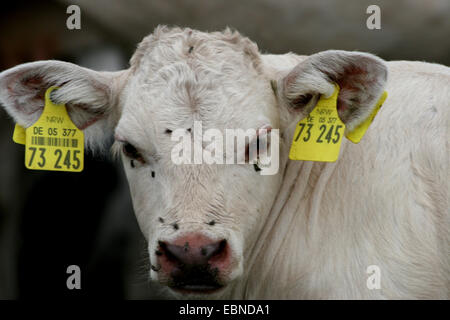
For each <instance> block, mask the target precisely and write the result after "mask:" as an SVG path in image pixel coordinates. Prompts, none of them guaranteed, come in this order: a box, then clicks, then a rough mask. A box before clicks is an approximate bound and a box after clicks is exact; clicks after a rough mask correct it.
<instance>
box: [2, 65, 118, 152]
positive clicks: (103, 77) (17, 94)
mask: <svg viewBox="0 0 450 320" xmlns="http://www.w3.org/2000/svg"><path fill="white" fill-rule="evenodd" d="M126 75H127V70H124V71H118V72H97V71H93V70H90V69H86V68H82V67H79V66H77V65H75V64H72V63H67V62H61V61H39V62H32V63H25V64H22V65H19V66H17V67H14V68H11V69H8V70H6V71H3V72H2V73H0V104H1V105H3V107H4V108H5V109H6V111H7V112H8V113H9V115H11V116H12V117H13V118H14V120H15V121H16V122H17V123H18V124H20V125H21V126H23V127H25V128H27V127H29V126H30V125H32V124H33V123H34V122H36V121H37V120H38V119H39V116H40V115H41V113H42V110H43V108H44V94H45V91H46V90H47V89H48V88H49V87H51V86H58V87H59V89H58V90H56V91H54V92H52V95H51V99H52V101H53V102H55V103H58V104H59V103H65V104H66V107H67V111H68V113H69V115H70V118H71V119H72V121H73V122H74V123H75V125H76V126H77V127H78V128H79V129H81V130H83V131H84V133H85V141H86V145H87V146H88V147H91V148H92V147H102V146H103V144H104V142H105V141H106V139H107V138H108V137H109V136H110V135H112V132H113V129H114V126H115V123H116V122H117V120H118V117H119V112H120V110H119V108H118V101H117V100H118V96H119V93H120V91H121V89H122V87H123V85H124V83H125V79H126V78H127V77H126Z"/></svg>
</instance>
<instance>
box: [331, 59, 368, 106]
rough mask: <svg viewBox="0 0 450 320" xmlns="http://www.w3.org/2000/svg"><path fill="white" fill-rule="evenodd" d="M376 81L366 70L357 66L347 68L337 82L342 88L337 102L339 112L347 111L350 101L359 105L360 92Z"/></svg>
mask: <svg viewBox="0 0 450 320" xmlns="http://www.w3.org/2000/svg"><path fill="white" fill-rule="evenodd" d="M374 81H376V79H375V78H372V77H370V75H369V74H368V72H367V70H366V69H364V68H361V67H359V66H355V65H350V66H347V67H346V68H345V69H344V72H343V74H341V75H339V77H338V79H337V81H336V82H337V84H338V85H339V87H340V92H339V97H338V101H337V109H338V111H345V110H347V109H348V107H349V105H348V102H350V101H352V102H355V103H358V92H359V91H360V90H363V89H364V87H366V86H368V85H369V86H370V84H371V83H373V82H374Z"/></svg>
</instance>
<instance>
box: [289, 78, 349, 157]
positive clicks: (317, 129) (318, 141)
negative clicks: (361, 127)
mask: <svg viewBox="0 0 450 320" xmlns="http://www.w3.org/2000/svg"><path fill="white" fill-rule="evenodd" d="M338 94H339V86H338V85H335V90H334V93H333V95H332V96H331V97H329V98H325V97H323V96H322V97H320V99H319V101H318V102H317V105H316V106H315V107H314V109H313V110H312V111H311V113H310V114H309V115H308V116H307V117H306V118H304V119H302V120H300V121H299V122H298V124H297V127H296V128H295V133H294V139H293V141H292V145H291V150H290V152H289V159H291V160H307V161H325V162H334V161H336V160H337V158H338V156H339V150H340V148H341V142H342V137H343V136H344V134H343V133H344V130H345V124H344V123H343V122H342V121H341V119H340V118H339V116H338V113H337V97H338Z"/></svg>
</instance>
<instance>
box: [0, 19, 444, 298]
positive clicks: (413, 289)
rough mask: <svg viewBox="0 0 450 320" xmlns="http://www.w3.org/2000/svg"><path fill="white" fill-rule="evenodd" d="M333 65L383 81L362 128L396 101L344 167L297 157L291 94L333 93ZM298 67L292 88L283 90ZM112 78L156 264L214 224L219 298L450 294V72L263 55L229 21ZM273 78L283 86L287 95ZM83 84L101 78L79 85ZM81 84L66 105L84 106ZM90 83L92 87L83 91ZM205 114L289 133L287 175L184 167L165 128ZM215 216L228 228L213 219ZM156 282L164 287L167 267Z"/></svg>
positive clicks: (143, 53) (227, 123) (214, 123)
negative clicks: (160, 247)
mask: <svg viewBox="0 0 450 320" xmlns="http://www.w3.org/2000/svg"><path fill="white" fill-rule="evenodd" d="M191 47H192V49H190V48H191ZM326 57H328V59H325V58H326ZM329 59H331V60H332V61H333V64H334V67H333V68H331V69H333V70H335V71H336V70H338V71H336V74H345V72H344V73H342V72H340V71H339V70H343V69H342V68H343V65H344V64H346V63H349V61H350V63H356V64H359V65H360V64H364V65H366V66H367V69H365V70H368V71H369V74H364V76H363V77H362V78H358V79H357V80H358V81H362V82H363V84H367V79H372V80H374V81H375V85H374V87H370V86H363V87H360V89H361V91H358V92H356V94H358V95H362V96H363V98H364V97H365V98H364V99H362V100H360V101H364V103H365V105H364V106H362V107H363V109H364V110H363V112H362V113H358V114H357V115H356V118H349V121H351V122H352V123H353V122H354V123H358V122H360V121H362V120H363V118H364V117H365V115H367V114H368V113H370V111H371V108H372V107H373V106H372V104H373V102H374V99H375V96H377V95H378V94H379V93H380V92H381V91H382V90H383V89H386V90H387V91H388V92H389V97H388V99H387V101H386V102H385V104H384V106H383V107H382V109H381V110H380V112H379V114H378V115H377V117H376V119H375V121H374V122H373V124H372V125H371V127H370V128H369V130H368V132H367V134H366V136H365V137H364V138H363V140H362V141H361V143H360V144H358V145H354V144H352V143H350V142H348V141H347V140H344V141H343V143H342V148H341V154H340V157H339V160H338V161H337V162H335V163H319V162H314V163H313V162H306V161H290V160H288V159H287V156H288V152H289V146H290V143H291V139H292V135H293V129H294V128H293V125H292V124H293V123H295V121H297V118H299V114H298V113H297V114H296V113H295V112H293V111H292V110H290V109H289V106H286V105H285V104H286V99H287V98H289V97H288V95H294V96H295V94H303V93H304V92H310V91H311V90H312V91H314V92H315V94H325V95H326V94H329V93H330V90H329V89H330V88H331V86H330V85H331V84H330V83H329V82H327V81H326V79H325V75H324V72H322V71H320V70H319V71H320V72H317V70H315V68H316V67H314V68H312V67H311V65H316V66H317V64H318V65H319V66H322V67H324V66H328V65H329V64H330V60H329ZM368 61H369V62H368ZM367 62H368V64H366V63H367ZM302 63H306V64H303V65H302ZM18 68H20V67H18ZM386 68H387V70H388V73H389V79H388V81H387V84H386V82H385V81H386ZM319 69H320V68H319ZM301 70H307V71H306V73H305V72H300V71H301ZM6 72H8V71H6ZM9 74H10V73H6V74H5V73H3V74H0V84H1V86H0V90H2V91H1V99H2V100H1V101H2V103H4V104H5V105H6V108H7V110H8V111H9V112H10V113H11V114H13V116H14V117H15V119H16V120H17V121H19V122H21V121H22V123H27V122H26V121H25V120H23V119H21V118H20V115H19V114H14V113H13V112H11V109H10V108H8V105H7V104H8V103H9V102H8V101H9V100H8V99H9V98H8V97H6V96H7V95H8V92H7V91H5V89H4V86H5V80H4V79H6V78H7V77H6V76H5V75H9ZM306 74H308V76H305V75H306ZM288 75H291V80H293V81H294V82H291V83H295V86H293V87H289V88H288V90H287V91H286V87H285V85H286V83H288V82H289V81H288V82H286V81H284V80H283V79H286V78H285V77H286V76H288ZM54 77H55V78H57V75H54ZM2 79H3V82H2ZM111 79H113V80H110V81H113V82H114V83H119V84H120V85H116V86H115V87H114V86H110V88H112V89H110V92H112V95H111V96H113V97H114V98H113V99H112V100H113V101H115V103H113V104H111V105H112V106H113V107H114V108H115V109H114V110H111V111H110V112H109V113H108V115H109V118H108V119H109V120H107V121H106V123H109V125H110V128H109V129H108V130H112V129H115V136H116V140H118V142H116V145H115V148H116V149H117V150H120V147H121V143H123V142H120V141H128V142H129V143H132V144H133V145H134V146H135V147H136V148H138V149H139V150H140V152H141V153H142V155H143V157H144V158H145V160H146V163H144V164H140V163H138V162H136V164H135V168H132V167H131V166H130V159H128V158H127V157H126V156H124V155H123V156H122V159H123V162H124V167H125V171H126V174H127V177H128V180H129V184H130V190H131V194H132V197H133V205H134V209H135V213H136V216H137V218H138V221H139V225H140V227H141V230H142V232H143V234H144V235H145V237H146V238H147V240H148V248H149V254H150V261H151V262H153V263H154V262H155V261H156V257H155V254H154V252H155V249H156V246H157V241H158V240H166V241H171V240H173V239H176V238H177V237H179V236H180V235H183V234H186V233H189V232H201V233H203V234H205V235H207V236H209V237H211V238H213V239H222V238H226V239H228V243H229V244H230V247H231V250H232V253H233V261H232V263H231V266H230V268H229V269H228V270H225V272H224V281H226V282H227V283H228V285H227V287H225V288H224V289H223V290H222V291H221V292H219V293H217V294H215V295H211V296H206V297H209V298H246V299H257V298H259V299H261V298H271V299H283V298H286V299H300V298H307V299H308V298H309V299H311V298H312V299H333V298H336V299H346V298H351V299H367V298H380V299H387V298H408V299H409V298H441V299H445V298H448V297H449V288H450V284H449V282H450V279H449V277H450V262H449V256H450V255H449V251H450V250H449V243H450V236H449V230H450V225H449V216H450V215H449V187H450V186H449V181H450V179H449V178H450V177H449V167H448V166H449V156H450V154H449V153H450V151H449V150H450V148H449V119H450V117H449V112H450V106H449V101H450V71H449V69H448V68H447V67H444V66H439V65H432V64H426V63H419V62H390V63H385V62H383V61H382V60H381V59H379V58H376V57H374V56H372V55H368V54H362V53H346V52H342V51H339V52H326V53H323V54H318V55H313V56H311V57H309V58H308V57H304V56H296V55H294V54H288V55H260V54H259V53H258V50H257V47H256V45H255V44H253V43H252V42H250V41H249V40H248V39H247V38H243V37H241V36H240V35H239V34H238V33H232V32H230V31H229V30H227V31H225V32H224V33H202V32H198V31H193V30H190V29H178V28H175V29H167V28H164V27H163V28H158V29H157V30H156V31H155V32H154V34H152V35H151V36H149V37H147V38H146V39H144V41H143V42H142V43H141V44H140V45H139V48H138V50H137V52H136V53H135V55H134V57H133V58H132V60H131V68H130V70H128V71H123V72H121V73H120V74H119V75H114V76H113V77H112V78H111ZM114 79H115V80H114ZM271 80H275V81H276V82H277V84H278V85H277V88H275V89H276V91H277V98H278V99H277V98H276V97H275V95H274V93H273V91H272V88H271V85H270V81H271ZM328 80H329V79H328ZM77 83H78V82H77ZM102 83H105V82H102ZM312 83H315V84H317V85H312ZM80 87H81V88H87V87H88V85H86V83H83V84H80V83H78V85H77V86H76V88H72V90H73V91H75V92H78V91H79V90H81V89H80ZM305 88H308V90H306V91H305ZM72 90H66V91H64V92H65V94H64V95H63V94H61V96H60V97H58V98H59V100H60V101H61V102H67V101H73V99H74V98H73V96H71V91H72ZM90 90H91V89H83V90H82V91H83V95H86V96H87V97H85V99H88V98H91V94H92V93H91V92H90ZM61 92H63V91H61ZM290 98H292V97H290ZM76 100H77V102H80V100H81V102H82V101H83V100H84V99H82V97H81V96H80V95H77V98H76ZM84 101H87V100H84ZM95 101H97V100H95ZM95 101H94V102H95ZM102 101H103V102H104V101H105V100H102ZM94 105H95V103H94ZM369 105H370V106H369ZM303 116H304V115H303ZM261 119H264V121H263V122H264V123H263V122H262V120H261ZM195 120H202V121H203V123H202V125H203V127H204V129H205V130H206V129H208V128H217V129H219V130H225V129H226V128H231V129H232V128H242V129H248V128H258V127H260V126H262V125H267V122H268V121H269V122H270V123H269V125H270V126H271V127H273V128H280V129H282V133H283V135H282V141H280V172H279V174H277V175H274V176H261V175H259V174H257V173H256V172H255V171H254V169H253V167H252V166H251V165H212V166H209V165H182V166H176V165H174V164H173V163H172V162H171V161H170V151H171V148H172V147H173V145H174V144H175V142H172V141H171V140H170V136H169V135H167V134H166V133H165V130H166V129H171V130H174V129H177V128H185V129H188V128H191V127H192V125H193V121H195ZM152 171H153V172H155V177H154V178H153V177H152V176H151V172H152ZM159 217H161V218H163V219H164V222H163V223H161V222H160V221H159ZM212 219H214V220H216V222H217V223H216V225H214V226H209V225H207V224H206V222H208V221H210V220H212ZM173 223H177V224H178V226H179V230H175V229H174V228H173V226H172V224H173ZM369 265H378V266H379V267H380V268H381V289H380V290H369V289H368V288H367V286H366V280H367V278H368V276H369V275H368V274H366V269H367V267H368V266H369ZM150 276H151V279H153V280H160V281H161V282H162V283H165V281H166V280H167V279H164V277H161V276H159V275H158V273H157V272H154V271H151V274H150ZM171 296H172V295H171ZM175 296H176V297H180V295H175ZM190 297H205V296H202V295H200V296H190Z"/></svg>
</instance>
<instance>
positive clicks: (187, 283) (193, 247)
mask: <svg viewBox="0 0 450 320" xmlns="http://www.w3.org/2000/svg"><path fill="white" fill-rule="evenodd" d="M157 255H158V263H159V265H160V266H161V271H162V272H163V273H164V274H166V275H167V276H169V277H170V279H171V280H172V285H171V286H173V287H178V288H190V289H195V288H211V287H217V286H219V284H218V282H219V281H218V278H219V276H220V274H221V272H223V271H225V270H226V269H228V267H229V264H230V260H231V259H230V249H229V246H228V244H227V241H226V240H225V239H222V240H212V239H210V238H208V237H205V236H203V235H201V234H190V235H187V236H184V237H181V238H178V239H177V240H175V241H173V242H167V241H160V242H159V249H158V251H157Z"/></svg>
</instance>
